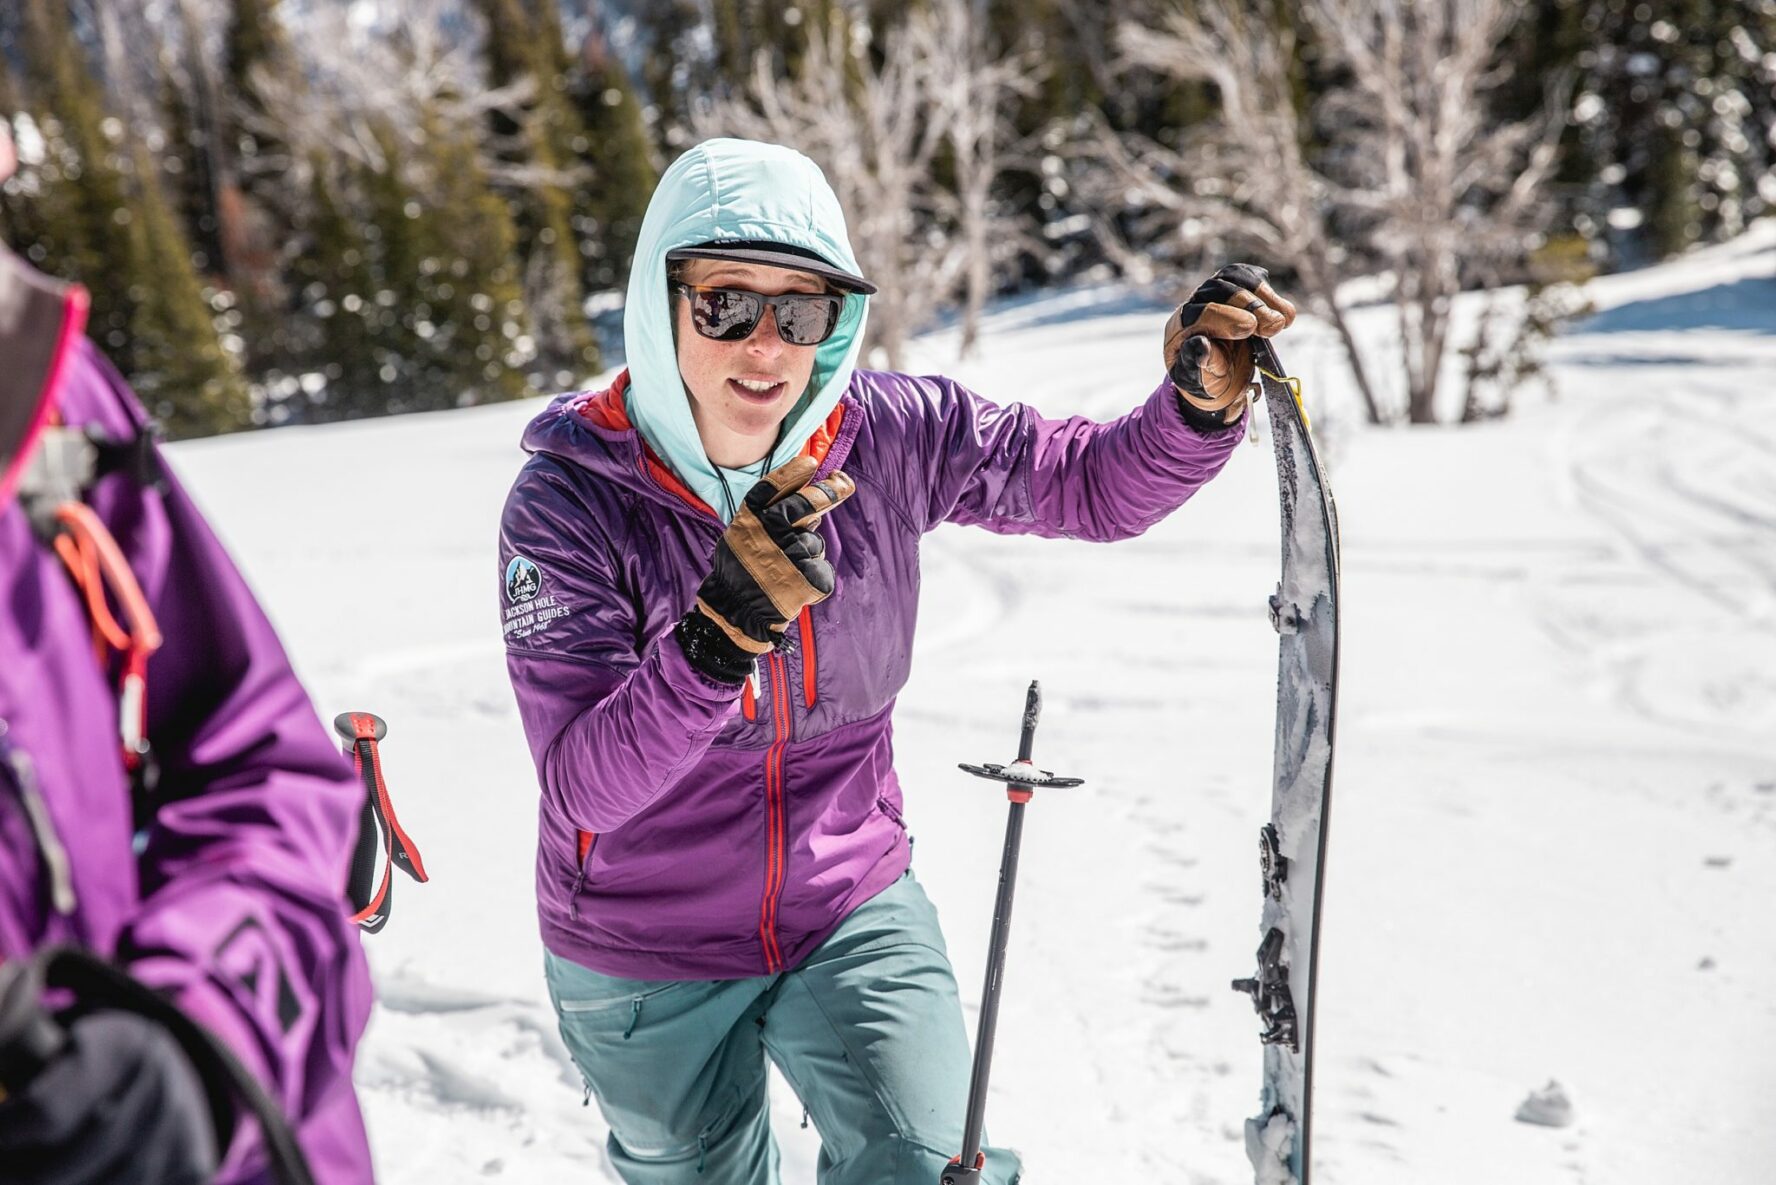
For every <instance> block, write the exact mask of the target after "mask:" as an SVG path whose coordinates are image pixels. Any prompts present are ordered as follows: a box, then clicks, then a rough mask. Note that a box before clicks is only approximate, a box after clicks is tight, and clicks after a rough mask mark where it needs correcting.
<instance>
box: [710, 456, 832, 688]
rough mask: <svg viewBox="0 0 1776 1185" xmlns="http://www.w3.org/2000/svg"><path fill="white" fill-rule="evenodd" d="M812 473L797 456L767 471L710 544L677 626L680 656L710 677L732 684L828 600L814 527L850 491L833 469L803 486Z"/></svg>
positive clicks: (827, 571)
mask: <svg viewBox="0 0 1776 1185" xmlns="http://www.w3.org/2000/svg"><path fill="white" fill-rule="evenodd" d="M818 468H819V463H818V462H817V461H815V460H814V458H812V457H797V458H796V459H795V460H793V461H791V462H790V463H789V464H787V465H784V466H781V467H780V468H777V469H773V470H772V471H771V472H770V473H767V474H766V475H765V476H764V478H763V480H761V481H760V482H759V483H758V484H757V485H755V486H753V487H752V489H751V491H750V492H748V493H747V495H746V500H745V501H744V502H743V503H742V504H741V506H740V512H739V513H738V514H736V515H735V516H734V521H733V522H732V523H730V524H729V525H728V529H727V531H726V532H725V533H724V534H723V535H722V537H721V541H720V542H719V543H717V544H716V547H715V560H714V562H713V564H712V565H711V568H710V572H709V575H708V576H707V577H705V578H704V580H703V583H702V585H701V586H700V587H699V588H698V589H697V607H696V608H695V609H693V610H692V611H691V612H690V613H688V614H686V615H685V619H684V620H683V621H681V622H680V623H679V627H678V638H679V644H680V645H681V646H683V647H684V650H685V655H686V657H687V658H689V659H690V661H691V665H693V666H695V667H697V669H698V670H700V671H702V672H703V673H704V674H706V675H708V676H709V677H711V678H713V679H717V680H719V681H721V682H727V683H739V682H740V681H741V680H742V679H744V678H745V677H746V673H747V671H748V670H750V668H751V666H752V663H753V661H754V660H755V659H756V658H757V657H758V656H759V655H761V654H768V653H769V652H770V651H771V650H772V649H773V648H775V647H776V645H777V644H778V642H780V641H781V640H782V637H783V631H784V629H785V628H786V627H787V626H788V625H789V623H790V622H791V621H794V620H795V619H796V617H797V616H799V615H800V614H801V611H802V609H803V608H805V607H806V606H808V605H813V604H816V603H818V602H820V601H823V600H825V599H826V598H827V597H828V596H830V595H831V594H832V591H833V571H832V565H831V564H829V563H827V562H826V558H825V556H826V543H825V541H824V540H822V539H821V537H820V534H819V532H818V530H816V528H817V527H818V526H819V524H820V520H821V518H823V517H824V516H825V515H826V514H827V513H828V512H829V511H831V510H832V508H833V507H835V506H837V505H838V504H839V503H841V502H843V501H844V500H845V499H846V498H849V497H850V496H851V495H852V493H853V492H854V491H855V490H856V488H857V487H856V485H855V484H854V483H853V482H852V481H851V479H850V478H849V477H847V476H845V474H844V473H842V472H839V471H837V470H834V471H833V472H832V473H830V474H828V475H827V476H826V477H823V478H821V479H820V480H819V481H810V480H809V479H810V478H812V477H813V476H814V471H815V470H816V469H818ZM711 627H713V628H711Z"/></svg>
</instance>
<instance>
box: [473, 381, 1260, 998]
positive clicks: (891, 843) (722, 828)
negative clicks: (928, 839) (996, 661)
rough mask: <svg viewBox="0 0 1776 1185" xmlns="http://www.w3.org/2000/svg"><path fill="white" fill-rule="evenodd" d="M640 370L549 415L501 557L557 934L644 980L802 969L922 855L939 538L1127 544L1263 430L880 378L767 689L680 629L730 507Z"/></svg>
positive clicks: (604, 967)
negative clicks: (921, 761)
mask: <svg viewBox="0 0 1776 1185" xmlns="http://www.w3.org/2000/svg"><path fill="white" fill-rule="evenodd" d="M625 377H626V376H625ZM621 385H622V381H621V380H619V389H618V390H617V391H616V392H614V394H615V395H616V396H617V398H614V399H613V397H612V396H613V392H604V393H600V394H597V395H578V396H564V397H562V398H560V399H557V400H556V401H555V402H553V403H552V404H551V405H550V406H549V408H548V410H546V411H545V412H543V413H542V414H541V415H539V416H538V417H537V418H536V419H535V420H534V421H533V422H532V423H531V424H530V426H529V428H528V429H527V430H526V432H525V436H524V447H525V448H526V449H527V450H528V451H530V452H531V453H532V454H534V455H533V456H532V457H531V458H530V460H529V461H528V462H527V463H526V464H525V466H524V468H523V470H522V472H521V473H520V474H519V476H518V480H517V482H516V484H515V485H514V486H513V489H512V492H511V495H510V497H509V498H508V500H507V502H506V506H505V513H504V518H503V522H502V527H501V538H500V556H501V563H502V565H503V569H502V580H501V607H502V611H503V616H504V625H505V637H506V662H507V669H508V671H509V673H510V675H511V679H512V684H513V687H514V688H515V690H516V692H517V697H518V707H519V712H520V715H521V716H522V718H523V722H524V728H525V732H526V734H527V736H528V738H529V741H530V748H531V753H532V755H533V756H534V758H535V760H536V767H537V774H538V777H539V779H540V781H541V785H542V798H541V809H540V815H541V837H540V843H539V846H538V852H537V867H536V877H537V882H536V883H537V907H538V912H539V914H540V920H541V923H542V936H543V941H544V943H545V945H547V946H548V948H549V949H550V950H552V951H554V952H555V953H556V954H558V955H560V956H562V957H564V958H568V959H572V960H574V961H575V962H578V963H580V964H581V965H583V966H586V967H590V968H592V969H593V970H596V971H601V972H604V973H606V974H609V975H617V976H623V977H629V978H641V979H724V978H740V977H746V976H754V975H762V974H770V973H773V972H777V971H781V970H783V969H785V968H791V967H794V966H796V965H797V963H798V962H799V961H800V960H801V959H803V958H804V957H805V956H806V955H807V954H808V953H809V952H810V951H812V950H813V949H814V947H816V946H817V945H819V943H820V942H821V941H822V940H823V939H824V938H826V937H827V936H828V935H829V934H831V933H832V931H833V930H834V929H836V928H837V926H838V925H839V923H840V922H841V921H842V920H843V919H844V918H845V916H846V914H847V913H848V912H849V911H850V910H851V909H853V908H854V907H856V906H857V905H860V904H861V903H863V902H864V901H866V900H868V899H869V898H870V897H871V896H873V895H874V894H876V893H877V892H879V891H881V890H882V889H883V888H885V887H886V886H887V885H889V884H890V883H892V882H893V881H894V880H895V879H896V878H897V877H899V876H900V874H901V873H902V872H903V871H905V869H906V867H907V862H908V858H909V855H910V853H909V849H908V844H907V839H906V827H905V824H904V823H903V822H902V820H901V793H900V785H899V782H898V781H897V779H896V777H895V772H894V748H893V729H892V712H893V707H894V699H895V696H896V695H897V694H898V693H899V691H900V689H901V687H902V686H903V685H904V684H905V682H906V678H907V673H908V667H909V663H910V660H911V656H912V650H913V628H914V624H915V621H914V619H915V617H916V612H917V608H918V600H919V542H920V539H921V537H922V536H923V535H924V534H925V533H926V532H927V531H929V530H931V529H932V528H933V527H935V526H937V525H938V524H939V523H945V522H952V523H965V524H974V525H978V526H983V527H986V528H987V529H989V530H992V531H996V532H999V533H1001V534H1035V535H1045V536H1051V537H1064V538H1073V539H1087V540H1104V541H1108V540H1115V539H1127V538H1130V537H1132V536H1135V535H1139V534H1140V533H1141V532H1142V531H1144V530H1145V529H1146V528H1148V527H1149V526H1151V525H1152V524H1154V523H1155V522H1158V521H1159V520H1160V519H1161V518H1163V517H1165V516H1166V515H1167V514H1169V513H1170V512H1171V511H1172V510H1174V509H1176V508H1177V507H1178V506H1179V505H1181V504H1182V503H1183V502H1184V500H1185V499H1186V498H1188V497H1189V496H1190V495H1191V494H1192V493H1194V492H1195V491H1196V490H1197V489H1198V488H1199V487H1201V486H1202V485H1203V484H1204V483H1205V482H1207V481H1208V480H1209V479H1210V478H1211V477H1213V476H1214V475H1215V474H1216V473H1217V472H1219V471H1220V469H1221V467H1222V466H1223V465H1224V464H1225V463H1226V462H1227V459H1228V457H1229V456H1230V455H1231V454H1232V452H1233V449H1234V447H1235V446H1236V445H1237V444H1238V442H1239V440H1240V438H1241V432H1240V431H1238V430H1234V429H1230V430H1225V431H1222V432H1218V433H1214V434H1212V435H1206V434H1202V433H1199V432H1197V431H1195V430H1194V429H1192V428H1191V427H1189V426H1188V425H1186V424H1185V422H1184V419H1183V417H1182V415H1181V414H1180V412H1179V409H1178V403H1177V396H1176V394H1175V392H1174V391H1173V390H1172V387H1171V384H1170V383H1169V382H1162V383H1161V385H1160V387H1159V388H1158V389H1157V390H1155V391H1154V392H1153V394H1152V395H1151V396H1150V397H1149V398H1148V399H1147V400H1146V401H1145V403H1143V404H1142V405H1141V406H1139V407H1137V408H1135V409H1134V410H1133V411H1132V412H1130V413H1129V414H1127V415H1125V416H1123V417H1122V418H1121V419H1118V420H1116V421H1114V422H1112V423H1108V424H1097V423H1093V422H1090V421H1088V420H1084V419H1079V418H1074V419H1066V420H1052V419H1045V418H1043V417H1042V416H1040V415H1038V414H1037V413H1036V412H1035V411H1034V410H1032V409H1031V408H1029V407H1027V406H1023V405H1016V404H1014V405H1011V406H1009V407H998V406H995V405H994V404H992V403H989V402H988V401H986V400H985V399H983V398H981V397H980V396H978V395H976V394H974V393H973V392H971V391H969V390H967V389H965V388H963V387H962V386H960V385H958V384H957V383H955V382H952V381H951V380H949V379H944V378H925V377H912V376H909V375H904V374H886V373H874V372H867V371H858V372H857V373H856V375H855V377H854V378H853V380H852V382H851V386H850V388H849V390H848V391H847V392H846V394H845V396H844V398H843V400H842V402H841V403H840V408H841V409H842V416H837V417H835V418H837V419H839V424H838V426H837V430H836V432H835V433H833V436H832V439H831V440H830V443H829V445H828V447H827V448H826V452H825V456H824V459H823V460H822V463H821V466H820V469H819V471H818V475H824V474H826V473H829V472H831V471H832V470H833V469H835V468H840V467H842V468H843V469H844V470H845V472H846V473H848V474H849V475H850V476H851V477H852V478H853V479H854V480H855V481H856V483H857V492H856V494H855V495H854V496H853V497H852V498H851V499H850V500H849V501H847V502H846V503H845V504H844V505H843V506H841V507H839V508H838V509H837V510H836V511H834V512H833V513H832V514H831V515H829V516H828V517H827V519H826V520H825V522H824V523H823V525H822V527H821V533H822V535H823V537H824V539H825V541H826V555H827V558H828V560H829V561H830V562H831V563H832V565H833V568H834V571H835V574H836V582H837V583H836V588H835V590H834V593H833V595H832V596H831V597H829V598H828V599H827V600H825V601H823V602H821V603H820V604H818V605H814V606H812V607H811V608H810V609H809V611H808V612H807V613H806V614H805V615H804V616H803V618H802V620H801V621H800V623H798V624H797V625H792V626H791V628H790V630H789V634H790V636H791V639H792V641H793V643H794V644H793V646H792V647H791V648H789V649H787V650H785V651H779V652H777V653H775V654H772V655H769V656H767V657H766V658H765V659H764V660H762V661H761V662H760V664H759V673H758V678H757V691H756V694H754V693H752V692H751V691H750V689H748V691H747V692H745V693H741V692H736V691H735V690H734V689H733V688H732V687H727V686H722V685H720V684H718V683H714V682H711V681H709V680H707V679H705V678H704V677H703V676H702V675H700V674H699V673H697V672H696V671H695V670H694V669H693V668H692V667H691V666H690V665H689V664H688V663H687V662H686V661H685V658H684V654H683V652H682V651H681V649H680V648H679V645H678V643H677V641H676V639H675V638H674V637H673V635H672V627H673V624H674V623H675V622H677V620H678V619H679V618H680V617H682V616H683V615H684V613H685V612H686V610H687V609H688V608H690V606H691V605H692V604H693V603H694V602H695V599H696V591H697V586H698V584H699V583H700V582H701V581H702V579H703V577H704V575H705V574H706V573H707V572H708V570H709V567H710V560H711V557H712V555H713V553H714V550H715V545H716V541H717V539H718V538H719V537H720V535H721V532H722V524H721V522H720V521H719V520H718V519H717V518H716V517H715V516H714V515H713V514H712V513H710V512H709V511H708V510H707V509H706V508H703V507H701V505H700V504H696V505H694V504H692V503H691V502H690V501H688V500H687V499H686V497H685V496H684V495H683V494H682V493H678V492H674V491H673V490H671V489H669V488H668V486H669V485H670V484H673V483H672V481H671V479H670V477H669V475H666V474H665V472H664V469H663V467H662V466H660V465H659V463H658V462H657V461H655V460H653V459H652V458H651V456H650V455H649V454H648V453H647V452H646V450H645V449H644V445H643V443H642V441H641V440H640V438H639V436H638V434H637V433H636V432H635V431H634V430H633V429H631V428H630V427H629V426H628V423H627V418H626V416H624V415H623V414H622V412H621V406H622V404H621V394H622V392H621ZM830 425H831V421H829V426H830ZM816 440H817V441H819V440H821V437H820V436H818V435H817V437H816Z"/></svg>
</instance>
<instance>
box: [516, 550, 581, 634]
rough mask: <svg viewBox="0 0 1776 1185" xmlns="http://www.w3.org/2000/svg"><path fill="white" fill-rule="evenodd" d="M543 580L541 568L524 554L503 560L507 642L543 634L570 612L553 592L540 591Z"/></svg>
mask: <svg viewBox="0 0 1776 1185" xmlns="http://www.w3.org/2000/svg"><path fill="white" fill-rule="evenodd" d="M543 583H544V578H543V570H542V569H541V568H539V567H538V566H537V565H536V564H535V563H533V562H532V561H530V560H528V559H526V558H525V557H524V556H521V555H515V556H513V557H512V559H511V561H510V562H509V563H507V564H506V623H505V637H506V641H507V642H516V641H518V640H520V639H525V638H535V637H536V636H537V635H540V634H546V633H547V632H548V630H549V626H550V625H551V624H552V623H554V622H557V621H560V620H561V619H562V618H564V617H566V616H567V615H568V613H569V612H570V610H569V609H568V607H567V606H566V605H563V604H562V603H561V602H560V601H558V600H557V599H556V598H555V596H554V595H553V594H550V595H547V596H545V595H544V594H543Z"/></svg>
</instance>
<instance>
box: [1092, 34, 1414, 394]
mask: <svg viewBox="0 0 1776 1185" xmlns="http://www.w3.org/2000/svg"><path fill="white" fill-rule="evenodd" d="M1276 16H1277V13H1276V11H1275V7H1274V5H1273V4H1271V3H1269V0H1266V2H1264V3H1260V4H1257V5H1252V6H1247V5H1241V4H1236V3H1227V2H1224V0H1206V2H1205V3H1202V4H1200V5H1196V6H1194V11H1185V10H1182V9H1173V10H1171V11H1169V12H1168V13H1166V14H1165V16H1164V17H1163V18H1162V19H1161V20H1160V22H1159V24H1158V26H1157V27H1156V28H1143V29H1136V28H1134V27H1132V26H1124V27H1123V28H1122V30H1121V31H1120V34H1119V38H1118V40H1119V43H1120V45H1121V47H1122V51H1123V55H1124V60H1125V62H1126V63H1127V64H1128V65H1129V66H1136V67H1146V68H1149V69H1153V70H1156V71H1158V72H1160V73H1163V74H1168V75H1170V76H1171V77H1174V78H1179V79H1191V80H1197V81H1204V82H1208V83H1212V84H1213V85H1214V87H1215V89H1216V90H1217V92H1218V93H1219V94H1220V97H1221V116H1220V118H1219V119H1218V120H1216V121H1215V122H1213V123H1211V124H1210V125H1209V126H1207V127H1205V128H1203V129H1201V130H1200V131H1199V132H1198V133H1197V134H1196V135H1195V136H1194V137H1192V138H1191V139H1190V140H1189V141H1188V144H1187V147H1186V150H1185V151H1184V152H1174V151H1172V150H1170V149H1168V148H1166V147H1164V146H1163V145H1159V144H1155V143H1153V142H1152V141H1150V140H1146V139H1145V138H1143V137H1128V136H1121V137H1119V136H1116V135H1115V134H1114V133H1112V132H1110V130H1109V129H1108V128H1102V127H1101V128H1100V129H1099V134H1098V135H1097V136H1096V137H1094V138H1093V141H1092V143H1093V145H1094V146H1095V147H1097V148H1099V149H1100V150H1101V151H1102V152H1103V153H1104V159H1105V160H1106V161H1107V162H1108V163H1109V165H1110V166H1111V168H1110V176H1111V178H1112V179H1113V182H1114V183H1115V184H1117V185H1120V186H1135V187H1138V188H1139V189H1140V190H1141V191H1142V194H1143V197H1144V198H1145V199H1146V203H1147V204H1148V205H1149V206H1150V208H1152V209H1154V210H1157V211H1159V212H1160V213H1161V216H1163V217H1170V218H1172V219H1174V220H1175V221H1177V223H1178V226H1179V235H1180V238H1181V239H1183V240H1184V241H1185V243H1186V244H1191V243H1192V241H1193V240H1194V241H1196V242H1201V241H1203V240H1206V239H1211V238H1214V239H1223V240H1224V239H1233V240H1235V241H1238V242H1240V243H1241V244H1242V245H1247V246H1250V247H1251V248H1252V249H1254V250H1256V251H1257V252H1259V253H1260V254H1262V255H1264V256H1265V257H1267V258H1271V259H1280V260H1287V261H1288V263H1289V266H1290V267H1291V268H1293V269H1294V270H1295V272H1296V274H1297V275H1298V277H1299V279H1300V283H1301V286H1302V290H1303V293H1304V295H1306V296H1307V297H1308V298H1309V299H1310V300H1311V301H1313V302H1314V304H1315V305H1316V307H1317V308H1318V310H1319V311H1320V312H1321V313H1322V314H1323V315H1324V316H1325V317H1326V319H1327V320H1328V321H1330V322H1331V323H1332V327H1333V329H1334V330H1335V331H1336V332H1337V333H1338V336H1339V340H1340V341H1341V342H1342V343H1343V345H1344V349H1345V355H1346V357H1347V358H1348V359H1349V361H1350V367H1351V374H1352V375H1353V377H1354V378H1355V380H1356V384H1357V390H1358V392H1359V393H1360V394H1361V395H1362V398H1363V405H1364V410H1365V412H1366V414H1367V415H1368V418H1369V420H1370V422H1372V423H1379V422H1381V418H1382V417H1381V410H1380V406H1379V404H1378V403H1377V400H1376V397H1375V391H1374V388H1373V386H1372V385H1371V384H1370V381H1369V371H1368V367H1367V365H1366V363H1365V360H1364V358H1363V354H1362V351H1361V350H1360V349H1359V347H1358V345H1357V339H1356V336H1355V334H1353V333H1352V331H1351V328H1350V323H1349V318H1348V316H1347V310H1346V307H1345V304H1344V302H1343V301H1342V300H1341V299H1340V298H1339V294H1338V282H1339V281H1340V280H1342V279H1344V278H1345V276H1346V266H1345V258H1344V252H1343V250H1342V249H1341V246H1340V244H1339V242H1338V239H1337V237H1336V236H1335V235H1334V234H1333V231H1332V225H1331V219H1332V217H1333V213H1334V209H1333V203H1332V202H1331V201H1329V200H1328V199H1329V196H1330V191H1331V188H1332V187H1331V186H1330V184H1329V183H1328V182H1327V180H1326V179H1325V178H1324V177H1322V176H1321V175H1320V174H1319V173H1318V172H1317V171H1316V170H1315V169H1314V168H1313V167H1312V165H1311V164H1310V163H1309V162H1308V159H1307V157H1306V154H1305V152H1304V150H1303V145H1304V144H1306V143H1307V142H1308V141H1309V139H1310V135H1309V129H1308V127H1307V126H1306V116H1305V115H1304V114H1303V113H1302V112H1301V111H1300V110H1298V109H1297V107H1296V105H1295V99H1294V84H1293V80H1292V78H1291V74H1290V71H1291V62H1292V61H1293V59H1294V57H1295V53H1296V49H1297V47H1296V45H1295V41H1294V38H1293V36H1291V35H1290V33H1289V30H1288V26H1287V25H1286V24H1285V23H1284V22H1281V21H1279V20H1277V19H1276Z"/></svg>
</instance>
